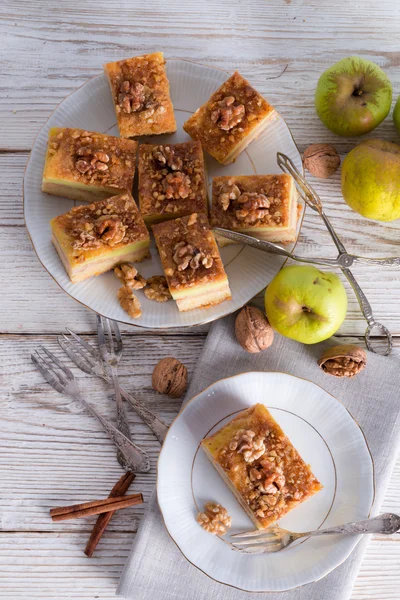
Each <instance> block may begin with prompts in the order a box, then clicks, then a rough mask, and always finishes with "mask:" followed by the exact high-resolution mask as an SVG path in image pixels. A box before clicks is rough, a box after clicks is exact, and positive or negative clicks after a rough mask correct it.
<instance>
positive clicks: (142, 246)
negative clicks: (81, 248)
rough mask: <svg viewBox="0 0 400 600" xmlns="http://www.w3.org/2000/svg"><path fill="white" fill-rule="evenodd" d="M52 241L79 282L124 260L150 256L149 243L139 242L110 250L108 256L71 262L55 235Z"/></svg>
mask: <svg viewBox="0 0 400 600" xmlns="http://www.w3.org/2000/svg"><path fill="white" fill-rule="evenodd" d="M51 241H52V242H53V244H54V247H55V248H56V250H57V252H58V255H59V257H60V258H61V261H62V263H63V265H64V268H65V270H66V271H67V274H68V276H69V278H70V280H71V282H72V283H79V282H80V281H84V280H85V279H89V277H93V276H95V275H101V274H102V273H106V272H107V271H111V269H113V268H114V267H116V266H117V265H118V264H120V263H122V262H140V261H142V260H144V259H145V258H147V257H148V256H150V252H149V244H147V243H145V242H138V243H135V244H132V245H131V246H127V247H126V248H121V249H119V250H117V251H114V252H110V253H109V254H108V255H107V256H102V257H100V258H94V257H93V258H92V259H91V260H89V261H85V262H84V263H75V264H71V263H70V262H68V259H67V257H66V254H65V252H64V250H63V249H62V247H61V246H60V244H59V242H58V240H57V238H56V237H55V235H53V236H52V238H51Z"/></svg>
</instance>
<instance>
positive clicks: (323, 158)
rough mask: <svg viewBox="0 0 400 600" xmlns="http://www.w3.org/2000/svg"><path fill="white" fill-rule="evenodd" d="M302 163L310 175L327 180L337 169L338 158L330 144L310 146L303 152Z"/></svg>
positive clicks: (338, 164)
mask: <svg viewBox="0 0 400 600" xmlns="http://www.w3.org/2000/svg"><path fill="white" fill-rule="evenodd" d="M303 163H304V166H305V168H306V169H307V171H309V172H310V173H311V175H314V177H319V178H320V179H327V178H328V177H330V176H331V175H333V174H334V173H335V172H336V171H337V169H338V168H339V166H340V156H339V154H338V153H337V150H336V148H334V147H333V146H331V145H330V144H311V146H308V148H307V149H306V150H305V151H304V154H303Z"/></svg>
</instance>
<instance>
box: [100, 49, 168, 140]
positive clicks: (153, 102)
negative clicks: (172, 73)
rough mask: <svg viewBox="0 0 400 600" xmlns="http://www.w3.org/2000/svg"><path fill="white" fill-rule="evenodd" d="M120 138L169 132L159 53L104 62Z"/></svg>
mask: <svg viewBox="0 0 400 600" xmlns="http://www.w3.org/2000/svg"><path fill="white" fill-rule="evenodd" d="M104 71H105V73H106V75H107V77H108V81H109V84H110V88H111V94H112V97H113V101H114V106H115V112H116V115H117V123H118V129H119V133H120V135H121V137H124V138H129V137H135V136H139V135H154V134H160V133H173V132H174V131H176V122H175V116H174V108H173V106H172V101H171V98H170V94H169V82H168V79H167V74H166V71H165V60H164V56H163V53H162V52H153V54H145V55H144V56H135V57H133V58H127V59H125V60H119V61H117V62H112V63H108V64H106V65H104Z"/></svg>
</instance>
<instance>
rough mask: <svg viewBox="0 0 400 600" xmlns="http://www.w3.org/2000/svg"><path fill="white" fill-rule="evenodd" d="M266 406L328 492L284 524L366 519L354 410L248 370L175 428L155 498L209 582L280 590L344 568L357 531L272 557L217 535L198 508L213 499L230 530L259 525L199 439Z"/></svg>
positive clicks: (367, 488) (363, 465)
mask: <svg viewBox="0 0 400 600" xmlns="http://www.w3.org/2000/svg"><path fill="white" fill-rule="evenodd" d="M257 402H260V403H263V404H265V406H267V407H268V409H269V410H270V411H271V414H272V415H273V416H274V418H275V419H276V420H277V421H278V423H279V424H280V425H281V426H282V428H283V430H284V431H285V433H286V434H287V435H288V436H289V438H290V439H291V440H292V442H293V444H294V446H295V447H296V448H297V449H298V451H299V452H300V454H301V456H302V457H303V458H304V460H305V461H306V462H307V463H309V464H310V465H311V468H312V470H313V472H314V474H315V475H316V477H317V478H318V479H319V480H320V481H321V483H322V484H323V486H324V488H323V490H322V491H320V492H318V493H317V494H316V495H315V496H313V497H312V498H310V499H309V500H306V501H305V502H304V503H303V504H301V505H300V506H299V507H297V508H296V509H294V510H293V511H291V512H290V513H289V514H288V515H287V516H285V517H284V518H283V519H281V520H280V522H279V524H280V525H281V526H282V527H284V528H287V529H290V530H292V531H310V530H312V529H317V528H319V527H322V526H324V527H328V526H332V525H338V524H340V523H346V522H349V521H356V520H358V519H364V518H367V517H368V515H369V512H370V509H371V506H372V502H373V498H374V470H373V463H372V458H371V455H370V452H369V450H368V447H367V444H366V441H365V438H364V435H363V433H362V431H361V429H360V428H359V426H358V425H357V424H356V422H355V421H354V419H353V418H352V417H351V415H350V413H349V412H348V411H347V410H346V409H345V408H344V406H343V405H342V404H341V403H340V402H339V401H338V400H336V399H335V398H334V397H333V396H331V395H330V394H329V393H328V392H326V391H325V390H323V389H322V388H320V387H319V386H317V385H315V384H314V383H312V382H310V381H307V380H304V379H299V378H297V377H293V376H291V375H287V374H285V373H259V372H255V373H244V374H242V375H237V376H236V377H231V378H229V379H223V380H221V381H218V382H216V383H214V384H213V385H211V386H210V387H209V388H207V389H206V390H204V392H202V393H201V394H199V395H198V396H196V397H195V398H193V400H191V401H190V402H189V403H188V404H187V405H186V406H185V407H184V408H183V410H182V411H181V412H180V414H179V415H178V417H177V418H176V420H175V421H174V423H173V424H172V425H171V427H170V430H169V432H168V435H167V438H166V440H165V442H164V445H163V447H162V450H161V454H160V458H159V461H158V481H157V494H158V502H159V505H160V508H161V512H162V515H163V517H164V521H165V525H166V527H167V530H168V532H169V534H170V535H171V537H172V539H173V540H174V541H175V542H176V544H177V545H178V547H179V549H180V550H181V552H182V553H183V555H184V556H185V557H186V558H187V560H189V561H190V562H191V563H192V564H193V565H194V566H196V567H197V568H198V569H200V570H201V571H203V572H204V573H206V574H207V575H208V576H209V577H211V578H212V579H214V580H216V581H218V582H220V583H224V584H227V585H230V586H233V587H236V588H239V589H242V590H245V591H251V592H261V591H262V592H272V591H273V592H276V591H284V590H289V589H292V588H295V587H297V586H300V585H304V584H306V583H310V582H313V581H316V580H318V579H320V578H321V577H324V576H325V575H327V573H329V572H330V571H332V569H334V568H335V567H337V566H338V565H340V564H341V563H342V562H343V561H344V560H345V559H346V558H347V556H348V555H349V554H350V552H351V551H352V550H353V548H354V547H355V546H356V544H357V542H358V541H359V536H332V537H331V536H327V537H316V538H308V539H306V540H305V541H304V540H303V542H302V543H299V544H298V545H297V546H292V547H290V548H287V549H286V550H283V551H281V552H278V553H276V554H271V555H256V556H254V555H252V556H250V555H243V554H241V553H239V552H237V551H234V550H233V549H232V546H231V544H230V542H229V534H228V535H226V536H224V538H222V537H216V536H212V535H210V534H209V533H207V532H205V531H203V530H202V529H201V527H200V526H199V525H198V524H197V522H196V518H195V517H196V513H197V511H198V509H199V508H200V509H201V508H202V507H203V505H204V503H205V502H207V501H209V500H213V501H216V502H219V503H221V504H222V505H223V506H225V507H226V508H227V510H228V512H229V514H230V515H231V516H232V528H231V530H230V533H236V532H239V531H246V530H249V529H254V525H252V523H251V521H250V519H249V518H248V517H247V515H246V514H245V513H244V511H243V510H242V509H241V507H240V506H239V504H238V503H237V501H236V500H235V498H234V496H233V495H232V494H231V492H230V490H229V489H228V488H227V486H226V485H225V484H224V483H223V481H222V479H221V478H220V477H219V475H218V473H217V472H216V471H215V469H214V467H213V466H212V465H211V463H210V462H209V461H208V459H207V458H206V456H205V454H204V453H203V451H202V450H201V449H199V444H200V442H201V440H202V439H203V438H204V437H206V436H207V435H209V434H210V433H212V432H214V431H216V430H217V429H219V428H220V427H221V426H222V425H223V424H224V423H225V422H227V421H229V420H230V419H232V418H233V416H235V415H236V414H237V413H238V412H239V411H241V410H244V409H245V408H248V407H249V406H252V405H253V404H255V403H257Z"/></svg>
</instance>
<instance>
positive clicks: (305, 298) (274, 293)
mask: <svg viewBox="0 0 400 600" xmlns="http://www.w3.org/2000/svg"><path fill="white" fill-rule="evenodd" d="M346 310H347V295H346V290H345V289H344V287H343V284H342V282H341V281H340V279H339V277H338V276H337V275H335V274H334V273H326V272H323V271H320V270H319V269H317V268H316V267H313V266H304V267H303V266H297V265H294V266H291V267H284V268H283V269H281V271H279V273H278V275H276V277H274V279H273V280H272V281H271V283H270V284H269V285H268V287H267V289H266V292H265V312H266V313H267V317H268V320H269V322H270V324H271V325H272V327H273V328H274V329H276V331H278V332H279V333H280V334H282V335H284V336H286V337H288V338H291V339H292V340H296V341H298V342H303V344H316V343H317V342H322V340H326V339H327V338H329V337H331V335H333V334H334V333H335V332H336V331H337V330H338V329H339V327H340V326H341V324H342V323H343V321H344V318H345V316H346Z"/></svg>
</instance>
